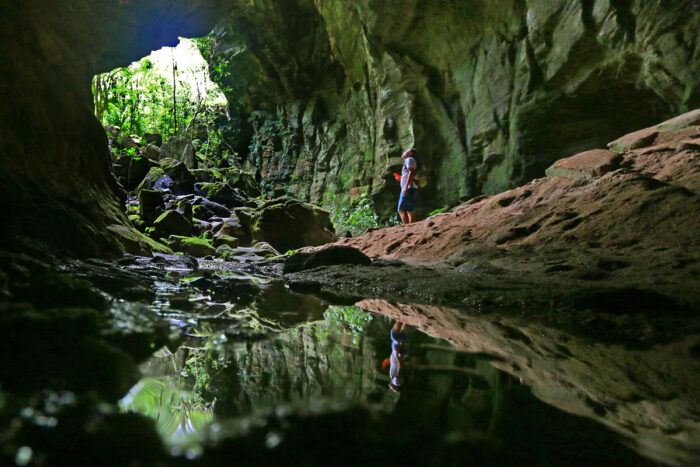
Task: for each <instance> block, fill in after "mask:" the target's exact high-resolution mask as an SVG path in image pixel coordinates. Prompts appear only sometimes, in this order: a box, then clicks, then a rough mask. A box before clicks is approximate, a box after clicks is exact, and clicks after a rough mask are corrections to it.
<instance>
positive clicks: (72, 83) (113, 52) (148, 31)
mask: <svg viewBox="0 0 700 467" xmlns="http://www.w3.org/2000/svg"><path fill="white" fill-rule="evenodd" d="M218 3H219V2H217V1H209V2H204V1H188V0H157V1H148V2H146V1H138V0H127V1H120V2H112V1H107V0H96V1H90V2H83V1H65V2H60V4H59V3H57V2H51V1H45V0H30V1H23V2H11V1H5V0H3V1H2V2H1V4H0V9H1V10H2V15H0V41H1V42H2V47H0V100H1V101H2V105H1V106H0V135H1V138H0V154H2V164H0V167H1V168H0V212H2V213H3V214H2V215H3V218H4V219H5V220H3V224H2V230H1V233H0V241H1V245H2V246H3V247H5V248H9V249H14V248H17V247H20V248H23V249H26V248H27V247H29V248H30V249H33V250H38V249H43V248H44V247H47V246H48V247H49V250H51V251H52V252H57V253H63V254H71V255H100V254H101V255H104V254H109V253H117V252H119V251H121V250H122V249H123V248H124V247H123V245H122V243H127V244H131V246H132V247H133V248H134V249H136V250H138V249H140V248H141V246H140V245H141V244H142V242H141V241H140V240H139V237H138V235H137V234H136V233H135V231H133V230H132V229H131V228H129V227H125V226H126V225H128V222H127V221H126V217H125V216H124V214H123V213H122V209H121V208H120V202H119V197H120V196H123V195H122V193H123V191H122V189H121V187H119V185H117V183H116V181H115V179H114V176H113V175H112V173H111V170H110V163H111V162H110V159H109V153H108V149H107V138H106V136H105V133H104V130H103V128H102V126H101V125H100V124H99V122H98V121H97V120H96V119H95V117H94V115H93V109H92V95H91V90H90V86H91V84H90V83H91V80H92V77H93V76H94V75H95V74H96V73H99V72H104V71H107V70H110V69H113V68H115V67H117V66H123V65H126V64H128V63H129V62H131V61H132V60H134V59H138V58H140V57H142V56H144V55H146V54H148V53H149V52H150V51H151V50H152V49H156V48H159V47H161V46H163V45H172V44H173V43H177V40H178V39H177V37H178V34H181V35H192V36H196V35H204V34H206V33H207V32H208V31H209V30H210V29H211V27H212V24H214V22H215V19H214V18H216V8H215V7H216V6H217V5H218ZM120 238H121V241H118V239H120Z"/></svg>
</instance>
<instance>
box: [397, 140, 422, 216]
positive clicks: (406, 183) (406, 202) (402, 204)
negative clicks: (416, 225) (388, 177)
mask: <svg viewBox="0 0 700 467" xmlns="http://www.w3.org/2000/svg"><path fill="white" fill-rule="evenodd" d="M415 155H416V150H415V149H413V148H408V149H406V150H405V151H404V152H403V154H401V158H402V159H403V161H404V162H403V168H402V169H401V196H400V197H399V209H398V211H399V217H401V221H402V222H403V223H404V224H410V223H412V222H414V221H415V213H416V208H417V207H418V184H417V183H416V169H417V167H418V164H417V162H416V159H415Z"/></svg>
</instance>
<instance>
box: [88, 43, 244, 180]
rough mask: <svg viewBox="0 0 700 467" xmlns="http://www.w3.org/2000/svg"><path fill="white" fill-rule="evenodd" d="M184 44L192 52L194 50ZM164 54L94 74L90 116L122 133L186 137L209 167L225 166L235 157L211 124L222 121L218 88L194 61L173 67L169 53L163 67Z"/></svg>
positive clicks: (225, 107) (221, 97)
mask: <svg viewBox="0 0 700 467" xmlns="http://www.w3.org/2000/svg"><path fill="white" fill-rule="evenodd" d="M186 44H187V47H189V51H190V53H192V54H195V53H196V46H195V45H194V44H192V43H189V42H188V43H186ZM166 53H167V52H166V51H165V49H164V50H162V51H158V52H155V53H154V54H153V55H152V56H150V57H146V58H144V59H142V60H139V61H138V62H134V63H132V64H131V65H130V66H128V67H124V68H118V69H116V70H113V71H111V72H109V73H104V74H101V75H97V76H95V77H94V79H93V86H92V87H93V96H94V106H95V115H96V116H97V118H98V119H99V120H100V121H101V122H102V124H103V125H104V126H105V127H107V126H113V127H118V128H119V129H120V130H121V131H122V132H123V133H125V134H131V135H139V136H141V135H144V134H146V133H157V134H160V135H163V137H164V139H167V138H168V137H169V136H186V137H188V138H190V139H191V140H193V142H194V144H195V148H196V149H197V150H198V151H199V152H200V153H201V154H202V155H203V157H204V158H205V160H207V161H209V162H210V163H211V165H214V166H226V165H229V164H230V161H231V160H232V159H233V157H235V153H234V151H233V149H232V148H231V147H230V146H228V145H227V144H226V142H225V139H224V137H223V135H222V132H221V130H220V128H219V125H218V124H217V123H218V121H220V120H222V119H225V118H226V113H227V111H228V105H227V103H226V100H225V98H224V95H223V94H222V91H221V89H219V88H218V87H217V86H216V85H214V84H213V83H212V82H211V81H210V80H209V69H208V67H207V63H206V62H204V61H203V60H202V59H201V57H200V60H199V61H195V62H194V64H189V66H187V64H185V66H180V67H179V66H178V63H177V62H176V59H175V52H173V51H172V50H171V51H170V53H171V58H172V63H170V64H169V67H168V66H166V65H165V64H164V63H163V60H164V56H163V54H166ZM156 54H159V55H157V56H156ZM223 68H224V67H223V65H222V69H223ZM132 155H133V154H132Z"/></svg>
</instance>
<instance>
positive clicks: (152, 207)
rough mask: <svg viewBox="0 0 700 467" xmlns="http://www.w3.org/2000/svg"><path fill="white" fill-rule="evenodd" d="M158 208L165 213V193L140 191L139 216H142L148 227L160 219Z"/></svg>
mask: <svg viewBox="0 0 700 467" xmlns="http://www.w3.org/2000/svg"><path fill="white" fill-rule="evenodd" d="M156 208H160V209H161V211H165V204H164V203H163V193H161V192H160V191H158V190H141V191H139V216H141V218H142V219H143V221H144V222H145V223H146V225H153V222H154V221H155V220H156V218H157V217H158V215H157V214H156V212H157V211H156Z"/></svg>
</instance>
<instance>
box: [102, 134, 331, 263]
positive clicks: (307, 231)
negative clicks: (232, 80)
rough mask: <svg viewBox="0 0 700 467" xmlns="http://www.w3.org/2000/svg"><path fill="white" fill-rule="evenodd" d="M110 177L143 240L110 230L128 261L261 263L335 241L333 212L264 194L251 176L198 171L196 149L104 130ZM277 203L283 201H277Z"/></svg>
mask: <svg viewBox="0 0 700 467" xmlns="http://www.w3.org/2000/svg"><path fill="white" fill-rule="evenodd" d="M107 132H108V135H109V140H110V146H111V147H112V159H113V163H112V166H113V170H114V174H115V176H116V177H117V180H118V181H119V182H120V184H121V185H122V186H123V187H124V188H125V189H126V190H128V194H127V195H126V200H125V209H126V214H127V215H128V218H129V221H130V222H131V224H132V225H133V226H134V227H135V228H136V229H137V230H138V232H140V233H141V234H142V235H136V234H134V232H131V231H129V230H128V229H126V228H124V227H123V226H119V225H116V224H115V225H112V226H110V227H109V228H110V230H112V231H113V232H114V233H116V234H118V235H120V236H121V238H122V243H123V244H124V246H125V247H126V250H127V251H129V252H130V253H135V254H138V253H142V254H143V253H144V252H145V251H148V250H149V249H151V250H154V251H159V252H162V253H173V252H174V251H175V252H180V253H187V254H190V255H193V256H195V257H199V258H201V257H209V258H213V257H232V256H240V255H244V256H245V255H247V254H250V253H251V252H252V251H251V250H245V249H243V250H241V249H240V247H243V248H249V247H253V246H254V247H256V250H255V251H253V253H257V254H258V256H262V257H265V256H275V255H279V254H280V252H282V253H284V252H286V251H287V250H291V249H295V248H299V247H303V246H308V245H320V244H324V243H327V242H331V241H334V240H335V239H336V236H335V233H334V230H333V226H332V225H331V223H330V221H329V218H328V212H326V211H324V210H322V209H320V208H319V207H317V206H314V205H311V204H308V203H303V202H301V201H298V200H295V199H291V198H287V197H275V193H270V194H269V195H270V196H265V195H263V194H262V191H263V190H262V188H261V186H260V185H259V184H258V183H257V181H256V180H255V178H254V176H253V175H252V174H251V173H248V172H245V171H243V170H241V169H238V168H214V167H201V168H200V167H198V166H199V165H200V164H201V162H200V161H199V160H198V156H196V155H195V150H194V147H193V145H192V141H190V140H189V139H187V138H181V137H173V138H170V139H169V140H168V141H166V142H163V141H162V137H161V136H160V135H156V134H148V135H145V136H144V137H143V138H139V137H136V136H131V135H126V134H123V133H121V132H120V131H119V129H117V128H114V127H110V128H108V129H107ZM278 195H279V193H278Z"/></svg>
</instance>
